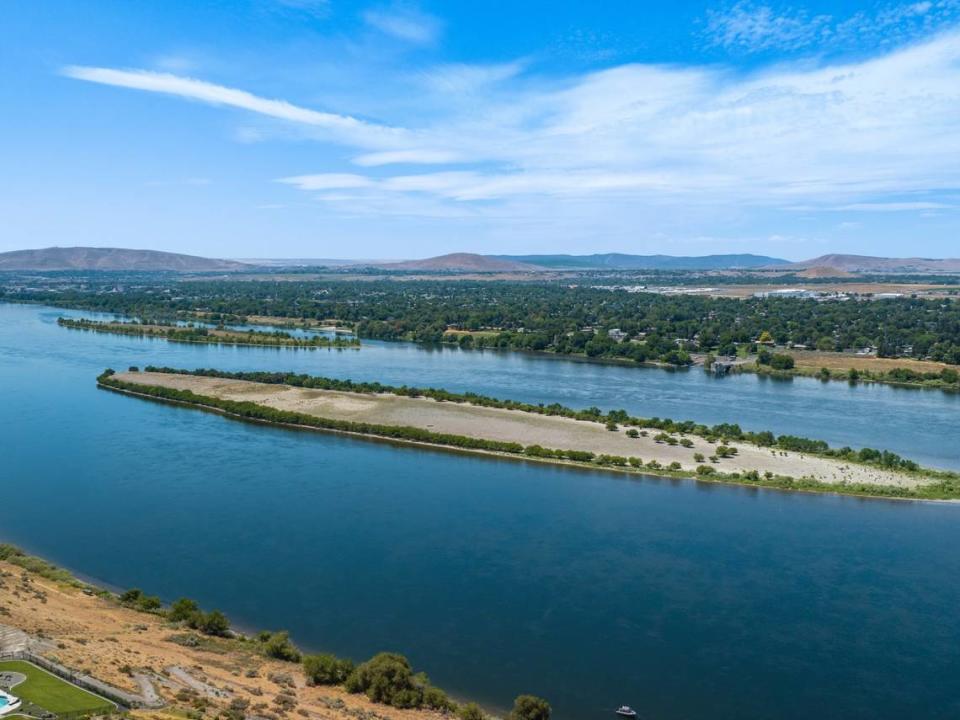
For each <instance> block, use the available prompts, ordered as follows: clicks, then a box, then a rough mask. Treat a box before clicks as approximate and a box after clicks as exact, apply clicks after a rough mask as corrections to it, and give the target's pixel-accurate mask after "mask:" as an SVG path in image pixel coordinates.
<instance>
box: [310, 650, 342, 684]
mask: <svg viewBox="0 0 960 720" xmlns="http://www.w3.org/2000/svg"><path fill="white" fill-rule="evenodd" d="M353 669H354V666H353V663H352V662H351V661H349V660H341V659H340V658H338V657H336V656H335V655H331V654H329V653H321V654H319V655H305V656H304V658H303V673H304V675H306V676H307V682H308V683H309V684H311V685H339V684H341V683H343V682H345V681H346V679H347V678H348V677H349V676H350V673H352V672H353Z"/></svg>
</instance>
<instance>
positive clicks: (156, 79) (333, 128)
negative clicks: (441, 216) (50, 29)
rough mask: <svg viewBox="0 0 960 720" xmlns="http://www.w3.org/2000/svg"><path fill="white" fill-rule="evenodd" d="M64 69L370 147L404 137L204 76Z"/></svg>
mask: <svg viewBox="0 0 960 720" xmlns="http://www.w3.org/2000/svg"><path fill="white" fill-rule="evenodd" d="M62 73H63V74H64V75H66V76H67V77H71V78H74V79H77V80H86V81H88V82H93V83H99V84H101V85H113V86H116V87H124V88H131V89H134V90H145V91H147V92H155V93H162V94H165V95H175V96H178V97H182V98H186V99H189V100H197V101H199V102H203V103H208V104H210V105H224V106H228V107H234V108H239V109H242V110H247V111H249V112H253V113H258V114H260V115H267V116H269V117H272V118H277V119H279V120H286V121H289V122H292V123H298V124H303V125H310V126H312V127H316V128H320V129H322V130H326V131H329V132H331V133H333V134H334V135H335V136H336V137H339V138H342V139H343V140H345V141H349V142H353V143H357V144H359V145H362V146H370V147H384V146H385V147H389V146H391V145H393V144H395V143H396V142H398V141H401V140H402V139H403V138H402V136H403V132H402V131H399V130H397V129H395V128H389V127H384V126H381V125H374V124H371V123H367V122H364V121H362V120H358V119H357V118H353V117H350V116H348V115H337V114H335V113H328V112H321V111H319V110H310V109H307V108H303V107H299V106H297V105H293V104H292V103H289V102H286V101H285V100H271V99H267V98H262V97H259V96H257V95H254V94H252V93H249V92H247V91H245V90H237V89H235V88H230V87H225V86H223V85H216V84H214V83H209V82H205V81H203V80H195V79H193V78H187V77H180V76H178V75H172V74H170V73H158V72H150V71H148V70H116V69H112V68H101V67H82V66H76V65H71V66H68V67H65V68H63V70H62Z"/></svg>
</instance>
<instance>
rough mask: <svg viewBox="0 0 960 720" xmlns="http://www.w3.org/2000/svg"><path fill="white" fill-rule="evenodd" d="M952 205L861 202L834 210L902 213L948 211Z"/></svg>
mask: <svg viewBox="0 0 960 720" xmlns="http://www.w3.org/2000/svg"><path fill="white" fill-rule="evenodd" d="M954 207H955V206H954V205H948V204H946V203H939V202H862V203H852V204H850V205H842V206H840V207H838V208H834V209H836V210H853V211H856V212H904V211H909V210H950V209H952V208H954Z"/></svg>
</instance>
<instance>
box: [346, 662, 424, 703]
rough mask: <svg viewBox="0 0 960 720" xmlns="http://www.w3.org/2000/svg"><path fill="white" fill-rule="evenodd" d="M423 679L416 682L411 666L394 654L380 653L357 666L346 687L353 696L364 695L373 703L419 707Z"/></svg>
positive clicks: (421, 698) (348, 678)
mask: <svg viewBox="0 0 960 720" xmlns="http://www.w3.org/2000/svg"><path fill="white" fill-rule="evenodd" d="M425 684H426V683H425V681H424V680H423V679H419V682H418V678H416V677H415V676H414V674H413V668H411V667H410V662H409V661H408V660H407V659H406V658H405V657H404V656H403V655H398V654H397V653H388V652H383V653H379V654H378V655H374V656H373V657H372V658H371V659H370V660H367V662H365V663H362V664H360V665H358V666H357V667H356V668H355V669H354V671H353V672H352V673H350V675H349V677H347V681H346V683H345V685H346V688H347V690H348V691H349V692H352V693H364V694H365V695H366V696H367V697H368V698H370V699H371V700H372V701H373V702H378V703H383V704H384V705H393V706H394V707H400V708H403V707H418V706H419V705H420V704H421V703H422V700H423V691H422V685H425Z"/></svg>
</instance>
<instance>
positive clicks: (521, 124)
mask: <svg viewBox="0 0 960 720" xmlns="http://www.w3.org/2000/svg"><path fill="white" fill-rule="evenodd" d="M445 73H449V67H448V68H446V69H444V68H438V69H436V71H425V72H424V73H422V75H421V79H422V78H436V77H443V76H444V74H445ZM65 74H67V75H69V76H70V77H76V78H80V79H83V80H88V81H91V82H97V83H101V84H107V85H115V86H120V87H130V88H136V89H138V90H142V91H148V92H157V93H164V94H168V95H175V96H178V97H182V98H186V99H190V100H196V101H200V102H205V103H208V104H213V105H221V106H229V107H235V108H238V109H243V110H246V111H248V112H252V113H257V114H259V115H263V116H269V117H272V118H277V119H278V120H281V121H283V122H285V123H290V124H294V125H296V126H303V127H305V128H308V129H319V130H321V131H322V132H321V133H320V135H319V137H318V139H319V140H321V141H323V142H326V143H328V144H330V145H332V146H333V147H335V148H337V151H338V152H340V153H341V158H342V161H341V162H339V163H337V162H336V161H331V160H330V159H329V158H328V160H327V161H326V162H325V163H323V164H319V163H318V165H317V166H316V168H315V169H316V172H314V173H309V174H296V175H292V176H291V177H282V179H281V180H280V182H282V183H284V184H287V185H289V186H291V187H294V188H297V189H300V190H303V191H305V192H308V193H311V194H312V195H314V196H315V197H317V198H318V199H321V200H322V201H323V202H326V203H328V204H329V205H330V206H331V207H339V208H344V209H345V211H349V212H351V213H360V212H365V211H366V212H371V213H398V214H402V213H407V214H417V213H423V214H424V215H426V216H429V217H446V216H457V215H458V214H460V215H463V214H481V215H483V214H487V215H491V214H496V215H498V216H499V217H506V216H509V217H510V218H511V220H512V222H516V223H521V222H526V221H530V222H534V221H536V222H546V221H547V220H549V221H550V222H554V223H561V222H562V220H561V217H563V218H565V217H567V216H569V215H571V214H576V213H580V214H581V215H582V216H590V217H592V218H603V219H604V221H606V220H608V219H609V223H610V224H613V223H614V219H616V221H617V223H618V225H619V226H629V223H630V221H631V219H632V220H633V221H634V222H636V221H639V219H640V218H642V217H644V216H650V215H662V214H663V208H665V207H667V206H671V205H672V206H673V207H675V208H683V210H682V213H679V214H680V215H682V216H683V219H684V220H686V219H687V218H688V217H690V216H691V215H692V214H696V212H697V210H696V209H697V208H707V207H709V208H711V209H712V212H713V213H714V214H715V213H718V212H722V213H736V212H741V211H742V209H744V208H766V209H769V210H770V211H771V212H776V211H779V210H784V209H799V208H800V207H803V208H804V209H805V212H811V213H816V212H819V211H822V210H829V209H831V208H835V209H842V210H845V211H848V212H858V211H863V212H893V211H900V212H909V211H924V210H937V209H946V206H949V204H950V202H952V200H951V198H949V197H947V194H949V193H951V192H957V191H960V163H957V161H956V158H957V157H960V33H958V32H952V33H947V34H943V35H940V36H938V37H935V38H934V39H931V40H928V41H926V42H924V43H920V44H915V45H911V46H908V47H905V48H902V49H898V50H895V51H890V52H887V53H885V54H883V55H881V56H879V57H875V58H872V59H868V60H862V61H858V62H852V63H851V62H848V63H826V64H822V65H820V66H816V67H813V66H809V65H808V66H804V67H802V68H796V67H784V66H776V67H773V68H770V69H767V70H764V71H760V72H757V73H754V74H751V75H746V76H745V75H742V74H736V73H732V72H729V71H726V70H724V69H722V68H718V67H715V66H711V67H696V66H690V67H680V66H659V65H643V64H631V65H621V66H618V67H613V68H610V69H607V70H603V71H600V72H590V73H583V74H575V75H570V76H567V77H564V78H556V77H551V78H541V77H538V76H536V75H534V74H531V73H529V72H526V71H525V70H524V69H523V68H522V67H520V68H517V69H513V70H511V71H509V72H503V73H500V75H499V77H495V78H494V80H493V81H487V78H489V77H490V76H491V73H489V72H486V71H484V70H483V69H482V68H480V69H478V70H477V72H476V73H472V72H471V69H470V68H464V67H460V68H458V69H457V71H456V73H455V78H469V77H474V78H475V79H476V78H482V79H483V81H480V82H477V81H470V82H469V83H468V84H469V86H470V87H471V88H472V90H471V93H472V94H473V99H472V100H470V101H469V102H465V100H464V98H463V95H462V94H460V93H450V92H448V91H447V89H446V88H445V86H444V83H443V82H434V81H433V80H427V81H424V82H419V81H416V79H415V80H413V81H411V80H410V77H409V73H408V72H407V73H403V74H401V75H399V77H401V79H402V81H407V82H419V84H418V85H416V88H417V91H416V92H415V93H411V92H410V91H409V87H410V86H409V85H407V86H406V87H407V94H408V95H409V96H410V97H409V99H408V100H407V101H408V102H409V103H410V106H411V107H412V108H413V110H412V111H411V112H410V113H409V115H408V116H409V117H413V118H417V124H416V126H415V127H399V126H396V127H389V126H385V125H379V124H373V123H368V122H365V121H363V120H360V119H357V118H355V117H353V116H351V115H349V114H346V113H342V114H338V113H330V112H321V111H317V110H313V109H309V108H306V107H302V106H300V105H296V104H293V103H290V102H286V101H283V100H271V99H266V98H262V97H259V96H256V95H253V94H251V93H249V92H246V91H243V90H238V89H234V88H229V87H224V86H220V85H214V84H211V83H207V82H204V81H201V80H195V79H191V78H181V77H177V76H173V75H166V74H157V73H149V72H145V71H140V70H132V71H131V70H112V69H107V68H68V69H67V70H66V71H65ZM492 75H494V76H495V75H496V73H493V74H492ZM394 80H395V81H396V78H394ZM451 82H454V84H458V83H460V82H461V81H460V79H456V80H455V81H451ZM402 90H403V88H401V90H400V91H398V93H402ZM391 99H392V100H393V101H394V104H393V105H391V107H399V106H401V105H402V100H397V99H396V98H391ZM398 125H399V124H398ZM451 163H455V164H456V169H455V170H452V168H449V167H447V168H436V169H430V168H426V169H425V171H424V172H417V173H413V172H411V171H410V170H409V169H402V170H401V169H398V168H396V167H394V166H402V165H404V164H408V165H427V166H429V165H449V164H451ZM362 168H371V170H368V171H367V170H361V169H362ZM373 168H376V170H373ZM303 169H304V168H303V167H302V166H301V167H300V168H298V170H299V171H300V172H301V173H302V170H303ZM558 198H562V199H563V202H561V203H558V202H557V199H558ZM904 198H908V199H907V200H904ZM916 198H923V200H922V201H920V200H916ZM675 216H676V213H675ZM834 217H835V216H834Z"/></svg>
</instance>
